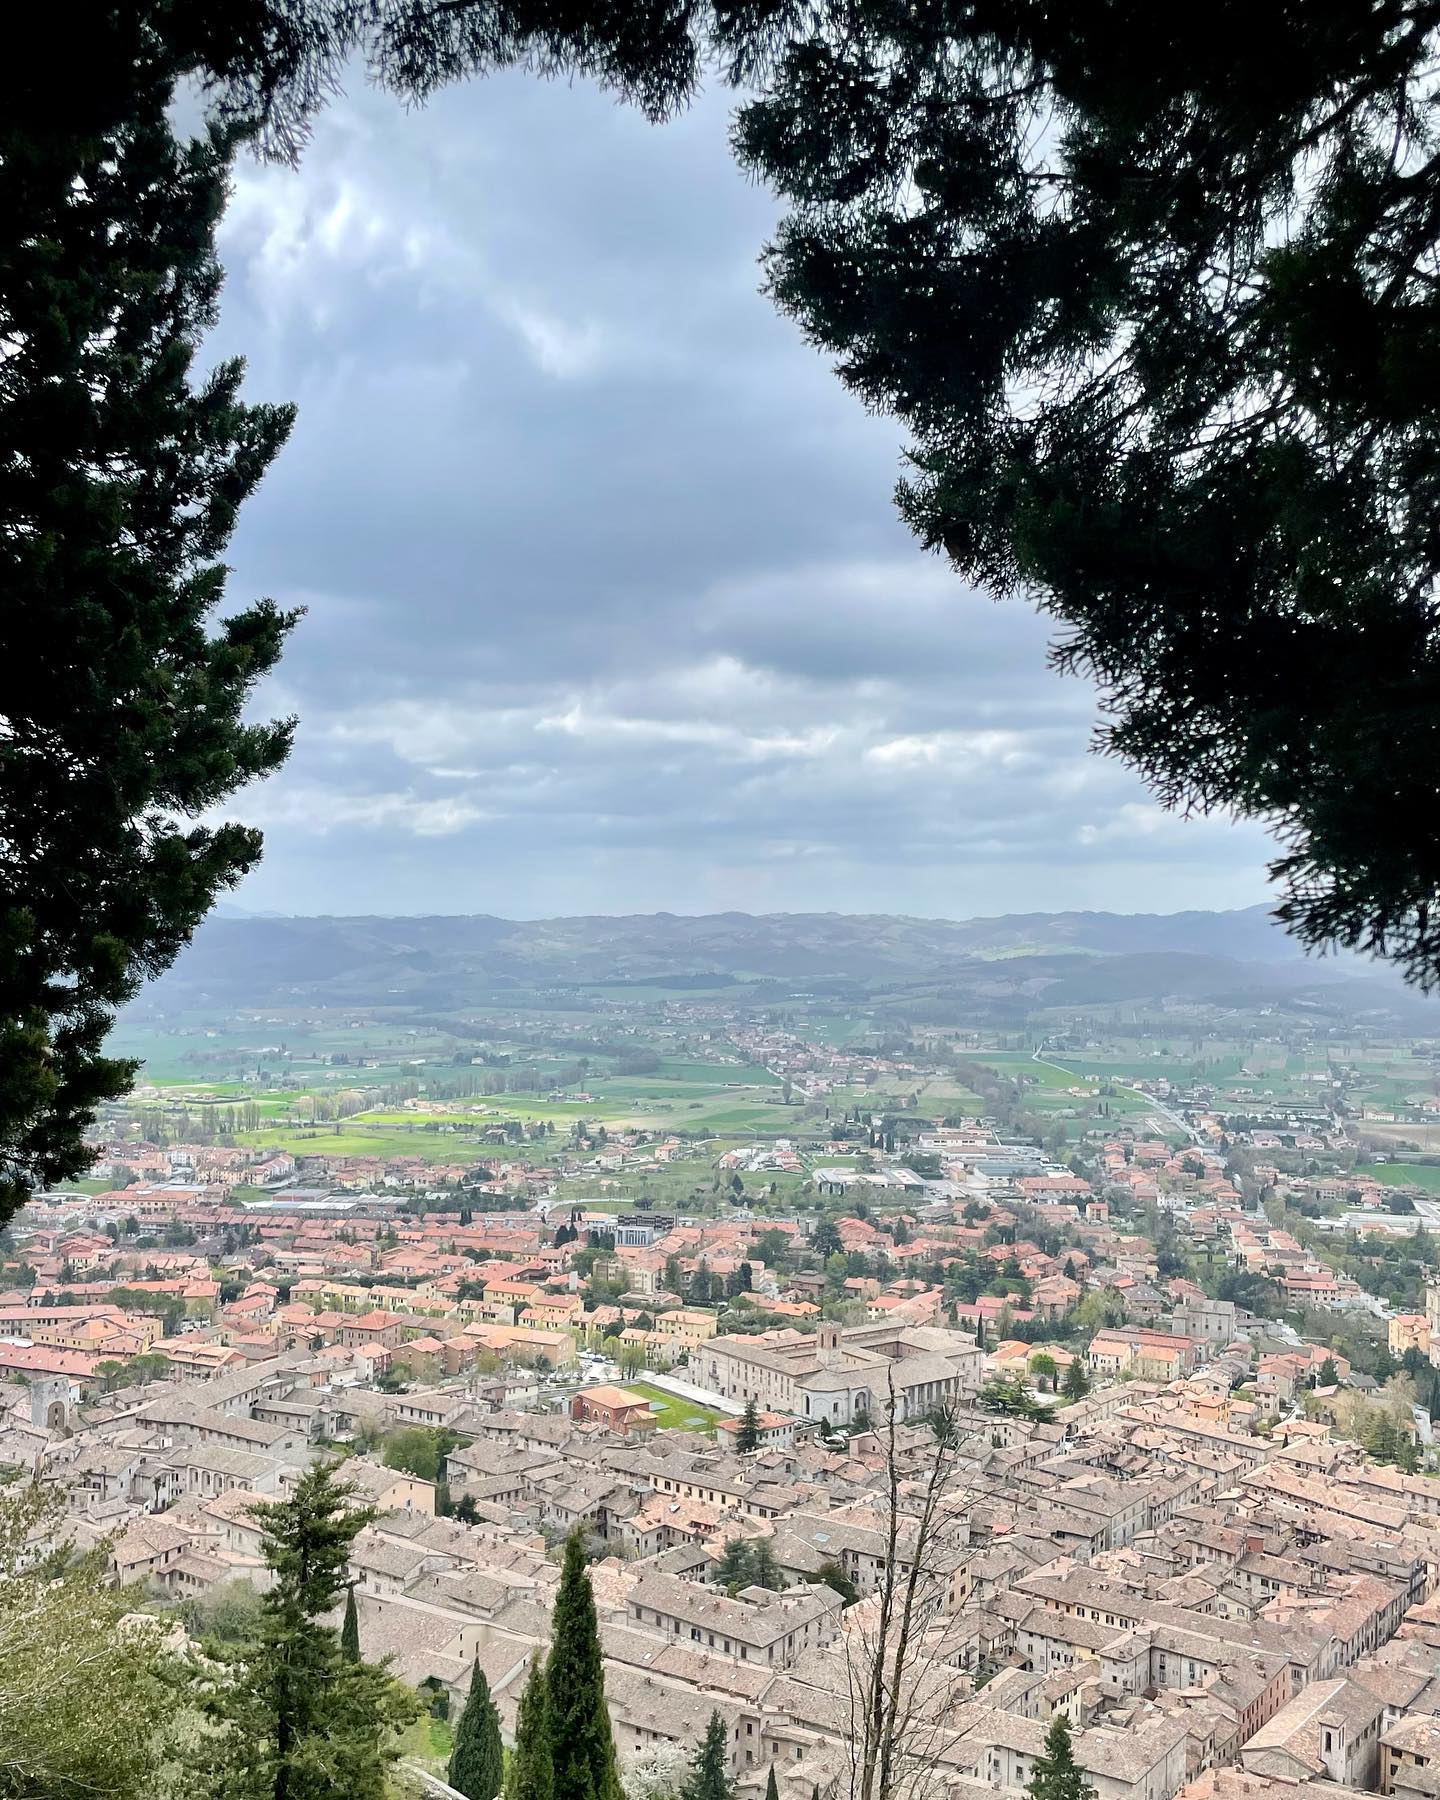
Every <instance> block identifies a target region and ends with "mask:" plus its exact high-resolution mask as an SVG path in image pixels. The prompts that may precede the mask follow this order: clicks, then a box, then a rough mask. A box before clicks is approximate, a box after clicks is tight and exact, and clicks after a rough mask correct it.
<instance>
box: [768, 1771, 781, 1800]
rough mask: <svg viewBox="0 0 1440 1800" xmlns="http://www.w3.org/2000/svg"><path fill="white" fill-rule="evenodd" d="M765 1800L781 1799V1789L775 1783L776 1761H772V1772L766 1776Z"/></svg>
mask: <svg viewBox="0 0 1440 1800" xmlns="http://www.w3.org/2000/svg"><path fill="white" fill-rule="evenodd" d="M765 1800H780V1789H779V1788H778V1787H777V1786H776V1785H775V1765H774V1763H771V1765H770V1773H769V1774H768V1775H767V1776H766V1777H765Z"/></svg>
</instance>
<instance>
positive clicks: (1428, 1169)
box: [1355, 1163, 1440, 1194]
mask: <svg viewBox="0 0 1440 1800" xmlns="http://www.w3.org/2000/svg"><path fill="white" fill-rule="evenodd" d="M1355 1173H1356V1174H1357V1175H1368V1176H1369V1177H1370V1178H1371V1180H1372V1181H1379V1182H1382V1183H1383V1184H1384V1185H1385V1186H1386V1187H1415V1188H1426V1189H1428V1190H1429V1191H1430V1192H1431V1193H1432V1194H1440V1164H1435V1163H1356V1165H1355Z"/></svg>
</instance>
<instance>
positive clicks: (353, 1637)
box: [340, 1581, 360, 1663]
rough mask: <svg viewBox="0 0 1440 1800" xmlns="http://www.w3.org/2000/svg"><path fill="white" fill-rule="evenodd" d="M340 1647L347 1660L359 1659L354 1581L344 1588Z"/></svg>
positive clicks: (358, 1632)
mask: <svg viewBox="0 0 1440 1800" xmlns="http://www.w3.org/2000/svg"><path fill="white" fill-rule="evenodd" d="M340 1648H341V1650H342V1652H343V1653H344V1656H345V1660H346V1661H347V1662H352V1663H358V1662H359V1661H360V1614H359V1612H358V1611H357V1610H356V1606H355V1583H354V1582H353V1581H352V1582H350V1583H349V1584H348V1585H347V1587H346V1589H345V1623H344V1624H343V1625H342V1626H341V1627H340Z"/></svg>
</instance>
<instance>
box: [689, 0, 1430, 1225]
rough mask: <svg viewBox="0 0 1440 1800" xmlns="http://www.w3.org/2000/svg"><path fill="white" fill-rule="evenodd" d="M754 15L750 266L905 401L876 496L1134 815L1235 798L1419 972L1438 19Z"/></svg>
mask: <svg viewBox="0 0 1440 1800" xmlns="http://www.w3.org/2000/svg"><path fill="white" fill-rule="evenodd" d="M774 17H775V15H774V13H773V9H771V10H770V11H768V12H767V14H766V19H767V21H768V23H767V24H766V25H762V26H761V27H760V31H761V32H762V33H763V32H764V31H765V30H767V29H769V30H773V31H775V32H776V33H777V35H778V36H779V37H780V39H781V41H780V43H779V46H778V54H777V55H776V57H775V58H774V60H773V61H772V62H770V63H769V65H768V66H766V67H762V68H760V69H759V70H758V71H752V79H754V85H755V91H756V92H757V95H758V97H757V98H755V99H754V100H753V101H751V102H749V103H747V104H745V105H744V106H742V108H741V111H740V115H739V120H738V124H737V128H736V133H735V142H736V148H737V150H738V153H739V155H740V158H741V161H742V163H743V164H744V165H745V166H746V167H747V168H748V169H749V170H750V171H751V172H752V173H754V174H756V175H758V176H760V177H762V178H763V179H764V180H765V181H766V183H767V184H768V185H769V186H770V187H771V188H772V189H774V190H775V191H776V192H777V193H778V194H779V195H780V197H781V199H782V201H784V202H786V203H788V206H789V209H790V210H789V214H788V216H787V217H786V218H784V220H783V222H782V224H781V226H780V228H779V231H778V233H777V235H776V238H775V241H774V243H773V244H772V246H771V248H770V250H769V252H768V261H767V267H768V276H769V286H770V291H771V293H772V294H773V296H774V298H775V299H776V300H777V301H778V303H779V304H780V306H781V307H782V308H783V309H784V310H785V311H786V312H788V313H790V314H792V315H793V316H794V317H795V318H797V319H798V320H799V321H800V323H801V324H802V326H803V328H804V330H805V331H806V334H807V335H808V336H809V338H810V339H811V340H812V342H814V343H815V344H816V345H817V346H819V347H820V348H821V349H823V350H824V351H825V352H826V353H827V354H829V355H831V356H832V357H834V358H835V359H836V362H837V367H838V370H839V373H840V375H841V377H842V379H843V380H844V381H845V382H846V384H847V385H848V386H849V387H850V388H851V389H852V390H853V391H854V392H855V393H856V394H857V395H859V396H860V397H861V399H863V401H864V402H865V403H866V404H867V405H868V406H870V407H872V408H875V409H879V410H886V411H889V412H891V413H893V414H895V415H896V416H898V418H899V419H900V420H901V421H902V422H903V423H904V425H905V427H906V429H907V430H908V433H909V435H910V439H911V452H910V459H911V473H910V476H909V479H908V480H906V481H905V482H904V483H903V484H902V486H901V489H900V495H899V500H900V508H901V511H902V514H903V516H904V517H905V519H906V520H907V522H908V523H909V524H910V525H911V527H912V528H913V530H914V531H915V532H916V533H917V534H918V535H919V537H920V538H921V540H922V541H923V542H924V543H925V544H926V545H927V546H929V547H931V548H933V549H935V550H937V551H939V552H941V553H943V554H944V555H945V556H947V557H948V558H949V559H950V561H951V562H952V563H953V565H954V567H955V568H956V570H957V571H958V572H959V573H960V574H961V575H962V576H963V577H965V578H966V580H967V581H968V582H970V583H973V584H974V585H975V586H977V587H979V588H981V589H983V590H985V591H986V592H988V593H989V594H991V595H994V596H1005V595H1018V596H1022V597H1024V598H1027V599H1035V600H1038V602H1039V604H1040V606H1041V607H1042V608H1043V609H1044V610H1045V611H1046V612H1047V613H1049V614H1050V615H1051V616H1053V617H1054V618H1055V619H1057V620H1058V621H1059V622H1060V627H1061V628H1060V630H1059V632H1058V633H1057V636H1056V641H1055V648H1054V651H1053V659H1054V661H1055V663H1056V664H1057V666H1058V667H1060V668H1061V669H1064V670H1073V671H1080V672H1083V673H1087V674H1089V675H1091V676H1092V677H1093V678H1094V679H1095V680H1096V681H1097V682H1098V684H1099V686H1100V689H1101V694H1102V699H1103V702H1104V705H1105V708H1106V711H1107V713H1108V722H1107V724H1106V726H1105V728H1104V731H1103V733H1102V743H1103V745H1104V747H1105V748H1107V749H1108V750H1110V751H1111V752H1113V753H1114V754H1116V755H1117V756H1120V757H1123V758H1124V759H1125V760H1126V761H1127V762H1129V763H1130V764H1131V765H1133V766H1134V767H1135V768H1136V769H1138V770H1139V771H1140V773H1141V774H1142V775H1143V776H1144V777H1145V778H1146V779H1147V780H1148V781H1149V782H1150V784H1151V786H1152V788H1153V790H1154V792H1155V793H1156V795H1157V797H1158V798H1159V800H1160V801H1161V803H1162V804H1163V805H1165V806H1167V807H1171V808H1174V809H1176V810H1178V811H1181V812H1192V811H1198V812H1212V811H1213V812H1219V813H1228V812H1232V811H1233V812H1237V813H1240V814H1244V815H1247V816H1250V817H1255V818H1260V819H1263V820H1266V821H1268V822H1271V823H1273V825H1274V826H1275V827H1276V828H1277V834H1278V837H1279V840H1280V844H1281V846H1282V853H1281V855H1280V856H1279V858H1278V860H1277V861H1276V863H1275V864H1274V865H1273V867H1274V873H1275V875H1276V877H1277V880H1278V881H1279V883H1280V884H1281V889H1282V893H1283V895H1284V900H1283V904H1282V905H1281V907H1280V909H1279V911H1280V917H1281V918H1282V919H1283V920H1284V922H1285V923H1286V924H1287V925H1288V926H1289V927H1290V928H1291V929H1292V930H1293V931H1295V932H1296V933H1297V935H1298V936H1299V937H1300V938H1301V939H1302V940H1303V941H1304V942H1306V943H1308V944H1313V945H1318V946H1323V945H1327V944H1336V943H1338V944H1341V945H1347V946H1351V947H1357V948H1360V949H1373V950H1376V951H1378V952H1379V953H1380V954H1381V955H1384V956H1387V957H1390V958H1392V959H1394V960H1395V961H1396V962H1397V963H1398V964H1399V965H1400V967H1401V968H1402V969H1403V970H1404V971H1405V972H1406V974H1407V975H1409V976H1410V977H1411V978H1413V979H1416V980H1418V981H1421V982H1423V983H1425V984H1427V985H1428V984H1432V983H1434V982H1436V981H1437V980H1440V782H1437V781H1436V779H1435V770H1436V769H1437V767H1440V630H1437V600H1436V588H1437V575H1440V525H1437V521H1440V285H1437V283H1436V280H1435V259H1436V250H1437V241H1440V154H1437V152H1440V122H1437V119H1436V116H1435V109H1434V105H1433V92H1434V70H1435V67H1436V60H1437V56H1440V11H1437V9H1436V8H1435V7H1433V6H1429V5H1425V6H1408V7H1407V6H1394V5H1362V6H1353V5H1343V4H1329V3H1325V0H1320V3H1318V4H1317V3H1315V0H1215V3H1214V4H1212V5H1208V6H1204V7H1178V8H1177V7H1164V6H1156V5H1154V3H1153V0H1071V3H1069V4H1066V5H1064V6H1057V5H1054V4H1053V3H1052V0H1006V3H1005V4H1003V5H1002V4H997V3H995V0H980V3H979V4H977V5H973V6H956V5H950V4H942V3H940V0H919V4H916V5H905V6H900V5H891V4H885V3H881V0H859V3H854V0H819V4H817V5H816V6H814V7H808V8H805V9H803V10H802V9H798V8H797V9H794V11H793V12H790V13H788V14H786V15H782V21H783V22H782V23H781V24H780V25H779V26H778V27H777V26H776V25H775V24H774V22H773V21H774ZM787 29H788V30H789V31H791V32H795V33H798V34H799V35H797V36H793V37H792V38H791V40H790V42H789V43H786V42H784V36H785V33H786V31H787ZM720 33H721V36H722V38H725V39H727V40H728V41H729V42H730V44H731V45H732V47H733V48H734V50H735V51H736V53H737V54H739V55H740V56H741V57H742V60H743V52H744V49H745V47H746V46H747V45H748V46H750V47H752V48H753V47H755V46H756V44H757V43H758V41H759V40H758V38H757V34H756V22H755V14H754V12H752V11H751V9H749V8H748V7H744V6H741V7H737V8H735V9H733V11H731V10H730V9H727V11H726V17H725V19H724V20H722V21H721V24H720ZM964 603H965V600H964V596H963V591H957V604H964ZM822 1253H823V1252H822Z"/></svg>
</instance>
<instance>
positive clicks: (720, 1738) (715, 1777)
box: [681, 1712, 775, 1800]
mask: <svg viewBox="0 0 1440 1800" xmlns="http://www.w3.org/2000/svg"><path fill="white" fill-rule="evenodd" d="M770 1776H771V1780H772V1781H773V1780H774V1776H775V1772H774V1770H773V1769H772V1770H771V1772H770ZM681 1800H735V1787H734V1784H733V1782H732V1781H731V1780H730V1745H729V1742H728V1740H727V1738H726V1735H725V1721H724V1720H723V1719H722V1718H721V1717H720V1715H719V1713H718V1712H712V1713H711V1715H710V1723H709V1724H708V1725H707V1726H706V1727H705V1736H704V1737H703V1738H702V1739H701V1740H700V1744H699V1747H698V1748H697V1749H696V1752H695V1760H694V1762H693V1763H692V1764H691V1766H690V1773H689V1775H688V1776H687V1777H686V1780H685V1786H684V1787H683V1788H682V1789H681Z"/></svg>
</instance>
